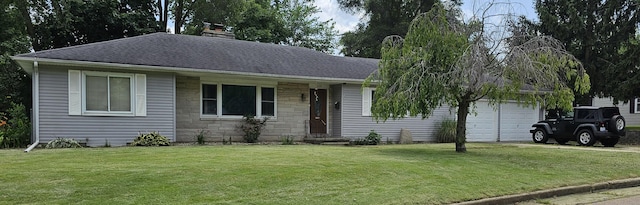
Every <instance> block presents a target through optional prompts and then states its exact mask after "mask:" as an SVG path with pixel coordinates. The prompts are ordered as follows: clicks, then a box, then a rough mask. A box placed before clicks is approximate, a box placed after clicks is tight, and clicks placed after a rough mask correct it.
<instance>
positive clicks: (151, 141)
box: [131, 132, 170, 146]
mask: <svg viewBox="0 0 640 205" xmlns="http://www.w3.org/2000/svg"><path fill="white" fill-rule="evenodd" d="M131 145H132V146H169V145H170V143H169V139H167V137H165V136H162V135H160V133H158V132H150V133H146V134H143V133H140V135H138V137H136V139H134V140H133V143H131Z"/></svg>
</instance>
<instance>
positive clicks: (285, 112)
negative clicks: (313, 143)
mask: <svg viewBox="0 0 640 205" xmlns="http://www.w3.org/2000/svg"><path fill="white" fill-rule="evenodd" d="M308 92H309V85H308V84H300V83H283V82H280V83H278V85H277V94H276V101H277V114H276V116H277V119H271V120H269V121H267V126H265V128H264V130H263V131H262V135H261V136H260V138H259V139H258V140H259V141H278V140H279V137H280V136H284V135H291V136H294V137H295V139H296V140H298V141H299V140H302V138H303V137H304V136H305V133H306V128H305V127H306V126H305V123H306V121H307V120H308V119H309V99H308V97H307V98H306V99H305V100H304V101H302V100H301V99H300V94H302V93H304V94H305V95H308ZM238 124H240V119H201V118H200V78H199V77H186V76H176V141H177V142H194V141H196V137H195V136H196V134H197V133H198V132H199V131H200V130H206V131H208V132H209V133H208V134H207V136H206V138H205V141H208V142H221V141H222V138H223V137H224V138H225V139H226V140H228V139H229V137H231V138H232V140H233V141H243V139H242V133H241V132H239V131H237V130H236V126H237V125H238Z"/></svg>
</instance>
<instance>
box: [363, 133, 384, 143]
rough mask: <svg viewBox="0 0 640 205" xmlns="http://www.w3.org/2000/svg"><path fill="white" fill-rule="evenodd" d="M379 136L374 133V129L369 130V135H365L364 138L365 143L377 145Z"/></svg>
mask: <svg viewBox="0 0 640 205" xmlns="http://www.w3.org/2000/svg"><path fill="white" fill-rule="evenodd" d="M381 138H382V136H381V135H380V134H378V133H376V131H374V130H371V132H369V135H367V137H365V138H364V140H365V142H366V144H367V145H377V144H380V139H381Z"/></svg>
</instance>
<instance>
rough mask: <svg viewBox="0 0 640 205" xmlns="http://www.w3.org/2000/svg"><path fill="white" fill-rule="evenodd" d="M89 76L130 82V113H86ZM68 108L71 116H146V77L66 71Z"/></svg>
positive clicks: (144, 75)
mask: <svg viewBox="0 0 640 205" xmlns="http://www.w3.org/2000/svg"><path fill="white" fill-rule="evenodd" d="M87 75H89V76H105V77H106V76H118V77H127V78H129V80H130V88H129V89H131V90H130V95H131V96H130V100H131V102H130V103H131V110H130V111H125V112H123V111H111V112H110V111H87V109H86V107H87V105H86V103H87V99H86V96H87V93H86V92H87V88H86V78H87ZM68 77H69V78H68V79H67V81H68V82H67V83H68V95H69V96H68V97H69V98H68V101H67V103H68V108H69V110H68V111H69V113H68V114H69V115H71V116H147V75H146V74H134V73H115V72H99V71H82V70H71V69H70V70H68Z"/></svg>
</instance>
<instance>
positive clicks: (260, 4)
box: [172, 0, 337, 53]
mask: <svg viewBox="0 0 640 205" xmlns="http://www.w3.org/2000/svg"><path fill="white" fill-rule="evenodd" d="M313 2H314V1H310V0H303V1H300V0H250V1H236V0H211V1H198V0H196V1H187V0H176V1H175V2H174V3H173V4H172V13H173V14H174V17H175V19H176V24H175V26H176V28H175V30H176V33H181V32H180V30H181V28H182V27H181V25H182V24H183V23H184V24H185V25H186V30H185V31H184V32H182V33H185V34H190V35H200V32H201V31H202V29H203V24H202V22H210V23H222V24H224V25H227V26H228V27H229V28H230V30H232V31H233V33H234V35H235V37H236V39H239V40H247V41H258V42H265V43H275V44H283V45H290V46H300V47H306V48H310V49H314V50H317V51H321V52H327V53H328V52H332V51H333V48H335V46H336V43H335V40H334V39H335V37H336V35H337V32H336V31H335V28H334V22H333V20H328V21H320V20H319V18H318V17H317V16H315V15H316V14H317V13H319V12H320V10H319V9H318V7H317V6H315V5H313Z"/></svg>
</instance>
